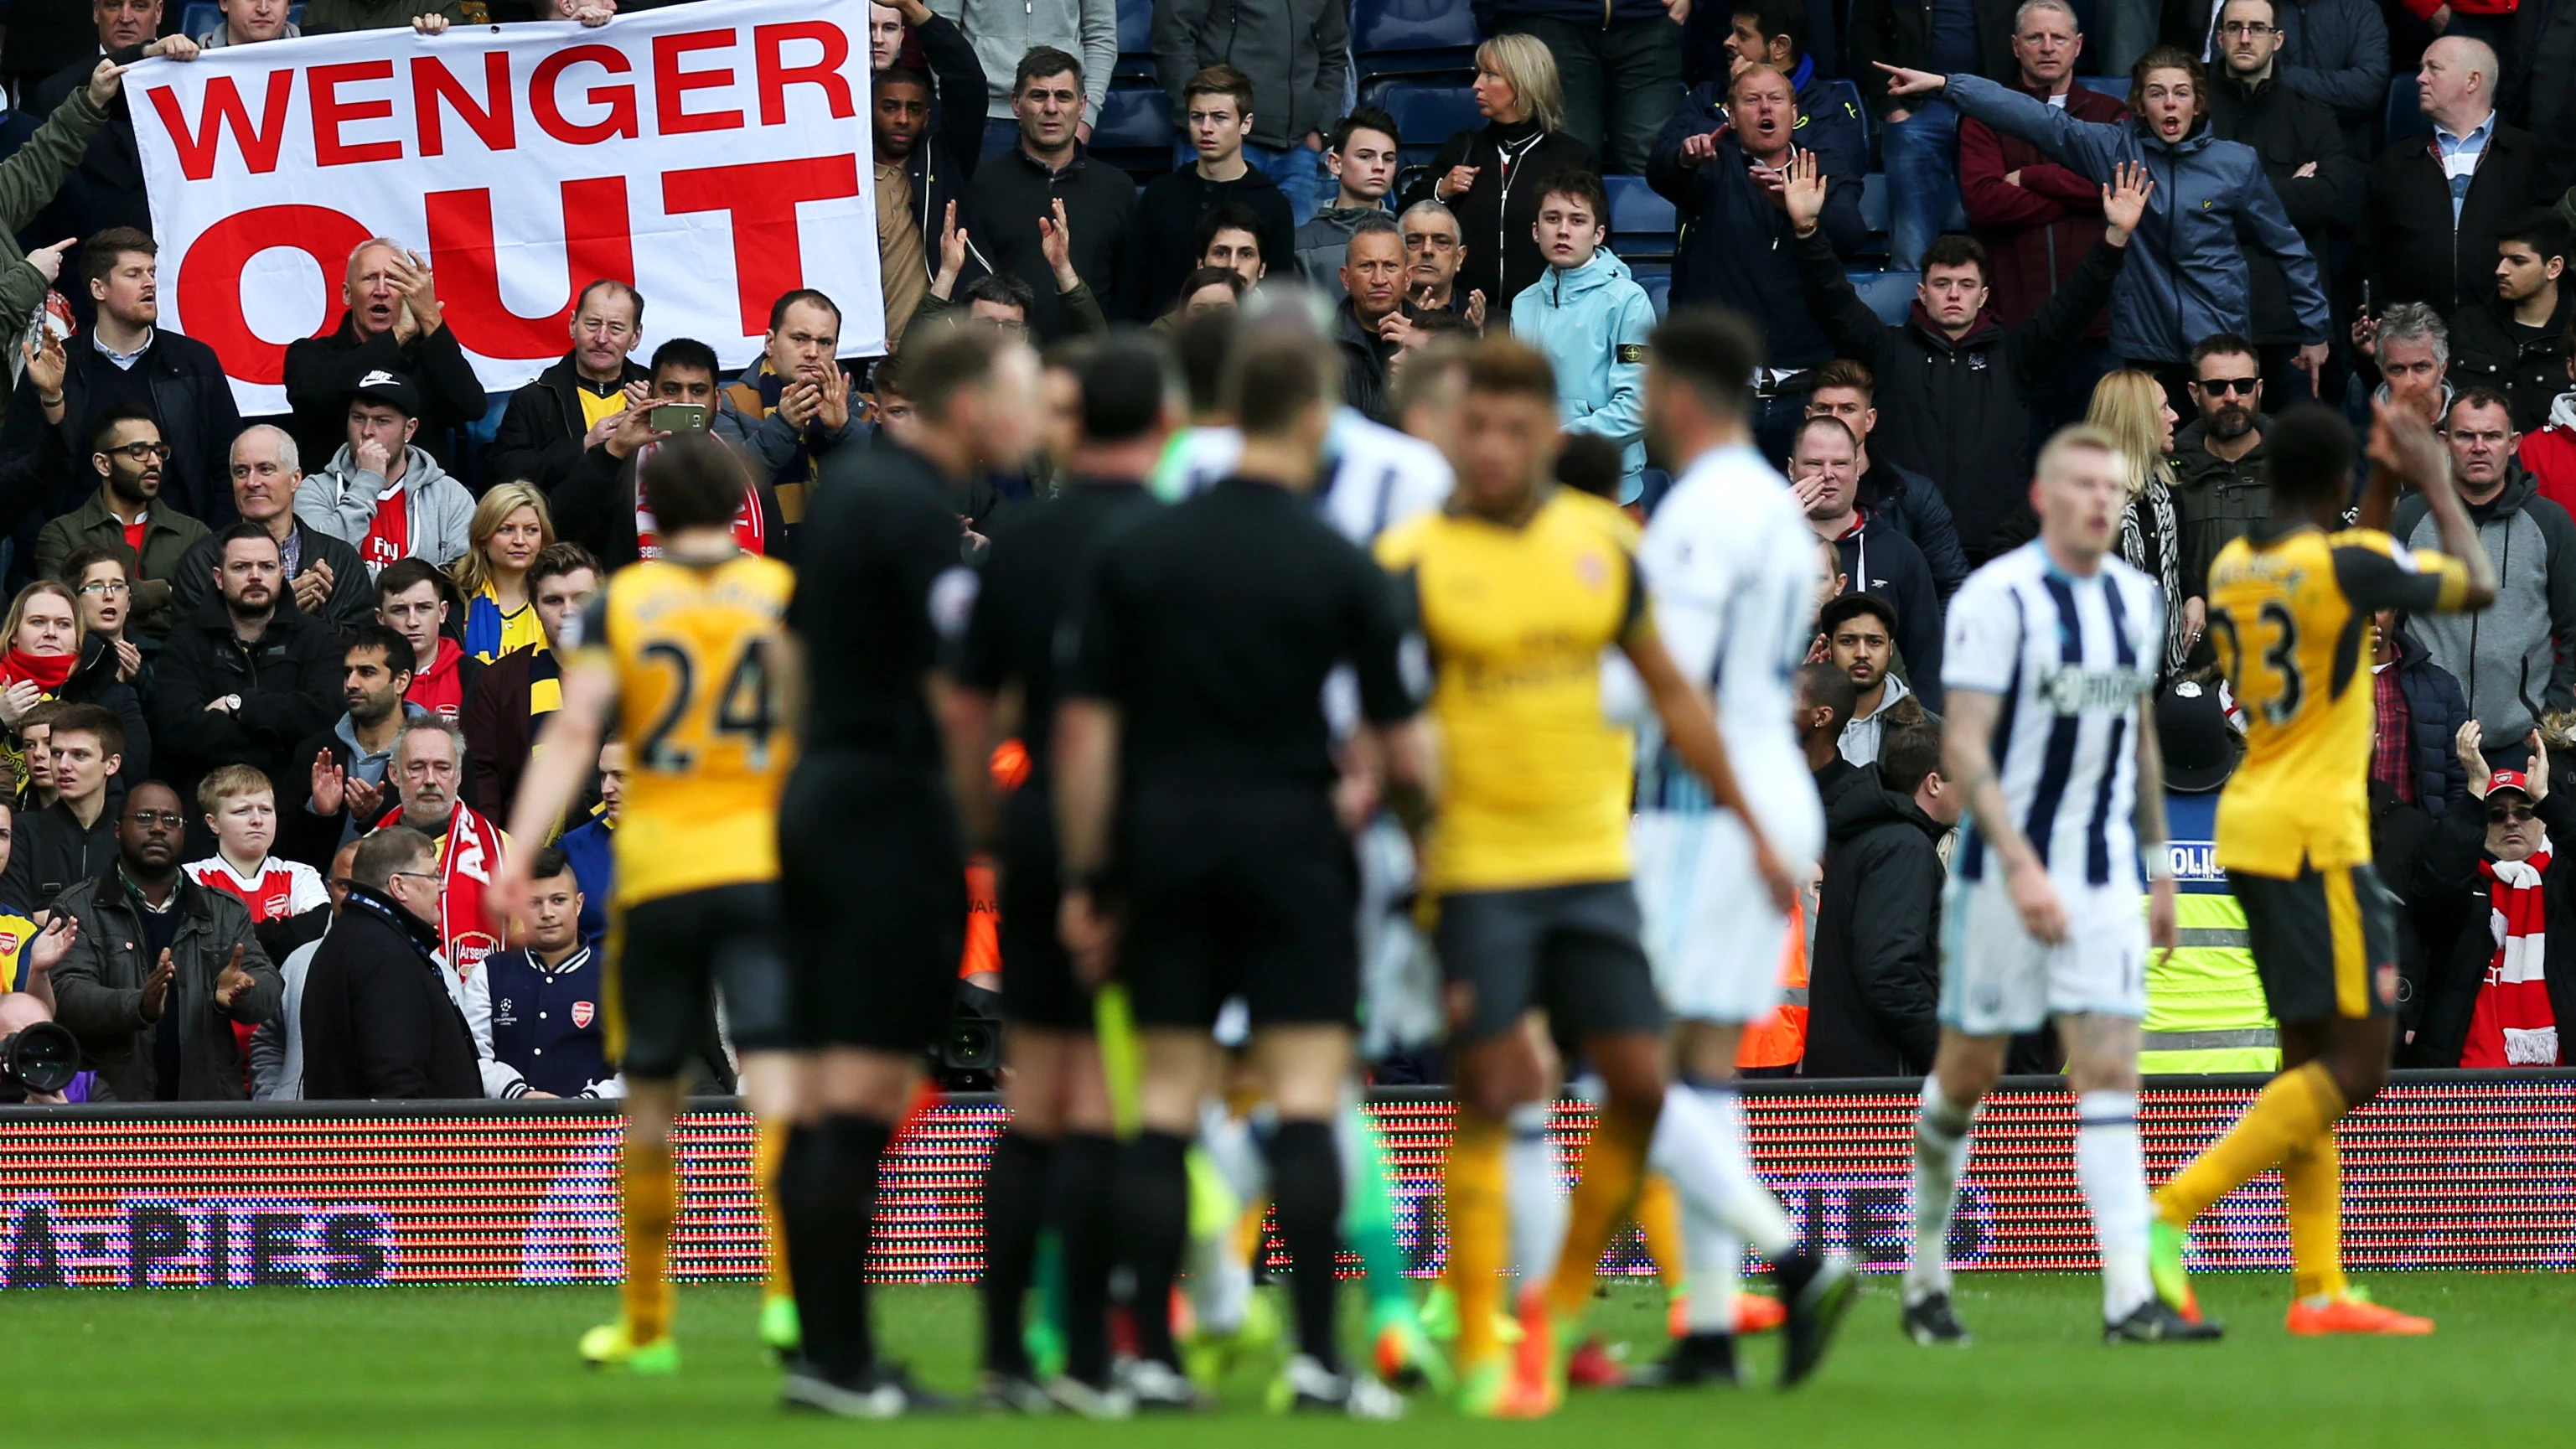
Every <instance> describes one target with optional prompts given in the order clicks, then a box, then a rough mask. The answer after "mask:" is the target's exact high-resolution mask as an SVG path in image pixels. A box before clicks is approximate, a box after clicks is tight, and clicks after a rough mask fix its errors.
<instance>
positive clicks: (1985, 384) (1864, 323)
mask: <svg viewBox="0 0 2576 1449" xmlns="http://www.w3.org/2000/svg"><path fill="white" fill-rule="evenodd" d="M1798 249H1799V251H1798V254H1799V258H1800V260H1801V261H1802V262H1803V263H1804V264H1805V266H1806V269H1807V292H1808V295H1809V296H1810V297H1811V298H1812V299H1813V300H1814V306H1815V308H1816V315H1817V316H1818V317H1820V318H1821V319H1823V321H1824V324H1825V335H1826V336H1827V337H1828V338H1830V339H1831V340H1832V342H1833V344H1834V351H1835V353H1836V355H1838V356H1842V357H1853V358H1858V359H1860V360H1861V361H1863V362H1866V363H1868V364H1869V367H1870V371H1872V372H1874V373H1876V374H1877V375H1878V394H1877V397H1876V401H1877V403H1878V428H1877V431H1875V432H1873V433H1871V434H1870V435H1869V451H1870V457H1871V458H1872V459H1873V460H1876V459H1881V458H1883V459H1885V460H1886V461H1888V462H1890V463H1894V464H1896V465H1898V466H1899V467H1904V468H1911V469H1913V470H1914V471H1915V472H1917V473H1921V474H1924V475H1925V476H1927V477H1929V478H1930V479H1931V480H1932V481H1933V482H1934V483H1936V484H1939V485H1940V488H1941V496H1942V497H1943V498H1945V499H1947V500H1948V501H1949V504H1950V517H1951V519H1952V521H1953V522H1954V523H1956V525H1957V527H1958V534H1959V546H1960V547H1961V548H1962V549H1964V550H1965V551H1966V552H1967V555H1968V561H1969V562H1971V563H1977V562H1982V561H1983V560H1984V559H1985V557H1986V554H1987V551H1988V550H1987V541H1988V540H1989V539H1990V538H1991V537H1993V535H1994V531H1995V527H1996V525H1998V524H2000V523H2002V522H2003V521H2004V519H2005V518H2006V517H2007V516H2008V515H2010V514H2011V512H2012V511H2013V509H2014V508H2015V507H2017V506H2019V505H2020V504H2021V502H2022V500H2023V497H2024V495H2025V494H2027V493H2028V491H2029V484H2030V434H2031V424H2030V405H2029V403H2028V402H2027V401H2026V400H2025V399H2026V398H2027V397H2028V395H2029V394H2031V393H2033V392H2036V391H2038V390H2040V389H2042V388H2044V387H2049V386H2053V385H2054V381H2055V378H2056V374H2057V370H2058V368H2059V367H2060V366H2061V365H2063V364H2064V362H2065V361H2066V359H2067V358H2068V356H2070V355H2071V354H2072V353H2073V351H2074V349H2075V348H2076V346H2077V345H2079V344H2080V343H2081V342H2082V341H2083V340H2084V329H2085V328H2086V327H2087V326H2088V325H2090V324H2091V322H2092V320H2093V316H2094V314H2095V313H2097V312H2099V311H2101V310H2102V306H2103V304H2104V303H2106V302H2108V301H2109V300H2110V298H2111V284H2112V282H2113V281H2114V280H2116V279H2117V278H2118V276H2119V274H2120V264H2121V260H2122V258H2123V256H2124V255H2125V253H2124V252H2123V251H2122V250H2121V249H2120V248H2118V247H2115V246H2112V245H2111V244H2110V243H2109V242H2103V243H2101V244H2099V245H2097V246H2095V247H2094V248H2093V250H2092V251H2091V252H2089V253H2087V254H2086V255H2085V258H2084V262H2083V265H2081V266H2079V267H2077V268H2076V269H2075V275H2074V276H2073V277H2072V278H2071V279H2069V280H2068V282H2067V284H2066V285H2065V286H2063V287H2060V288H2059V289H2058V290H2057V293H2056V294H2055V295H2054V296H2052V297H2050V298H2049V299H2048V301H2047V302H2046V303H2045V304H2043V305H2042V306H2041V307H2040V309H2039V311H2038V312H2037V313H2036V314H2035V315H2033V316H2032V318H2031V319H2030V320H2029V321H2027V322H2024V323H2023V324H2021V325H2020V326H2018V327H2014V328H2011V329H2009V330H2007V329H2006V328H2004V327H2003V326H2001V325H1999V324H1998V323H1996V321H1995V320H1994V316H1993V314H1992V313H1988V314H1987V315H1985V316H1983V317H1980V318H1978V319H1977V322H1976V325H1975V326H1973V327H1971V328H1970V329H1969V331H1968V335H1966V336H1965V337H1962V338H1960V339H1959V340H1958V341H1956V342H1953V341H1951V340H1950V338H1949V337H1948V336H1947V335H1946V334H1944V333H1943V332H1942V331H1941V329H1939V328H1938V327H1935V326H1933V325H1932V319H1931V318H1930V317H1929V316H1928V315H1926V314H1925V313H1924V311H1923V308H1922V306H1921V304H1919V303H1918V304H1916V306H1915V308H1914V311H1913V314H1912V315H1911V316H1909V317H1907V318H1906V320H1905V321H1904V322H1903V323H1901V324H1899V325H1897V326H1893V327H1891V326H1889V325H1888V324H1886V323H1884V322H1881V321H1880V320H1878V314H1877V313H1876V312H1873V311H1871V310H1870V309H1869V305H1868V304H1867V303H1865V302H1863V301H1861V299H1860V295H1859V294H1858V293H1857V292H1854V291H1853V290H1852V284H1851V278H1849V277H1847V276H1845V275H1844V274H1843V264H1842V260H1841V259H1840V258H1839V257H1836V256H1835V255H1834V249H1833V246H1832V245H1831V244H1830V243H1829V242H1827V241H1826V240H1825V236H1824V232H1823V231H1822V229H1819V230H1818V231H1817V233H1816V234H1815V235H1814V236H1811V237H1808V238H1806V239H1805V240H1803V241H1801V242H1799V243H1798Z"/></svg>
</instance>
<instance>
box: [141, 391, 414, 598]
mask: <svg viewBox="0 0 2576 1449" xmlns="http://www.w3.org/2000/svg"><path fill="white" fill-rule="evenodd" d="M231 463H232V467H231V472H232V488H233V510H234V511H235V512H237V513H239V514H240V515H241V518H242V522H244V523H256V524H258V525H260V526H261V527H263V528H265V529H267V530H268V536H269V537H271V538H273V539H276V540H277V552H278V556H279V558H280V559H281V560H282V567H283V568H284V570H285V573H286V577H287V580H288V582H289V584H290V585H291V586H292V588H293V589H294V592H295V607H296V608H298V609H301V610H303V611H304V612H305V613H307V614H312V615H314V616H316V617H318V618H321V619H323V620H326V621H328V622H329V623H330V624H331V625H332V627H334V628H337V629H340V630H342V631H344V632H345V631H347V630H349V629H352V628H355V627H356V626H357V625H359V624H361V623H365V622H369V621H372V620H373V619H374V618H375V616H376V591H375V589H374V587H373V586H372V585H370V584H369V583H368V581H367V566H366V564H365V563H364V562H362V561H361V560H360V559H359V558H358V551H357V550H356V549H355V548H352V547H350V546H349V545H348V544H346V543H343V542H341V541H340V540H339V539H336V538H333V537H332V536H331V535H329V534H327V533H324V532H322V531H321V530H319V529H317V528H315V527H313V526H312V525H311V524H308V523H306V522H304V521H303V520H302V519H300V518H297V517H296V516H295V490H296V489H297V488H300V487H302V486H303V484H304V461H303V458H302V456H301V455H300V454H298V453H297V452H296V450H295V439H294V437H293V436H292V435H290V434H289V433H288V432H287V431H286V430H285V429H284V428H279V427H272V426H270V425H269V424H267V423H256V424H253V425H252V426H250V427H247V428H244V429H242V432H241V436H240V437H237V438H235V439H233V446H232V459H231ZM214 581H215V539H214V536H213V535H211V534H209V535H208V536H206V537H205V538H202V539H199V540H198V541H197V544H196V546H195V547H194V548H191V549H189V550H188V552H187V554H186V555H185V556H184V557H182V558H181V559H180V560H179V568H178V572H177V574H176V576H174V577H173V578H172V579H171V581H170V609H171V617H173V618H177V619H187V618H192V617H194V616H195V615H196V613H197V610H198V609H199V608H200V607H202V606H203V605H204V604H205V602H206V596H207V595H209V594H211V593H213V592H214V588H215V582H214Z"/></svg>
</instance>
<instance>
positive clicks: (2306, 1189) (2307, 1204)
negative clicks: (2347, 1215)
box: [2281, 1127, 2344, 1298]
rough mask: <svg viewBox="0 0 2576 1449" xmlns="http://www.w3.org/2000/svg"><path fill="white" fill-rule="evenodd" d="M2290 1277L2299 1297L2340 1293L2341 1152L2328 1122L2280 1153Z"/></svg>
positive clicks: (2341, 1279) (2340, 1294)
mask: <svg viewBox="0 0 2576 1449" xmlns="http://www.w3.org/2000/svg"><path fill="white" fill-rule="evenodd" d="M2281 1206H2282V1207H2283V1208H2284V1209H2286V1210H2287V1211H2288V1213H2289V1217H2290V1268H2291V1281H2292V1284H2293V1287H2294V1288H2295V1290H2296V1292H2297V1294H2298V1296H2299V1297H2301V1298H2340V1297H2342V1296H2343V1291H2344V1281H2343V1154H2342V1153H2341V1152H2340V1151H2339V1150H2338V1149H2337V1148H2336V1146H2335V1136H2334V1129H2333V1128H2331V1127H2329V1128H2327V1129H2326V1130H2325V1131H2323V1132H2320V1133H2318V1134H2317V1135H2316V1137H2315V1138H2314V1139H2313V1140H2311V1141H2307V1142H2303V1143H2300V1144H2299V1145H2298V1146H2296V1147H2293V1148H2291V1149H2290V1150H2289V1151H2288V1152H2285V1153H2283V1154H2282V1155H2281Z"/></svg>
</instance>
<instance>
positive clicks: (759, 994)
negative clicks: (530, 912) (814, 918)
mask: <svg viewBox="0 0 2576 1449" xmlns="http://www.w3.org/2000/svg"><path fill="white" fill-rule="evenodd" d="M778 919H779V908H778V886H777V883H776V882H774V881H760V882H757V883H747V884H743V885H725V886H709V887H707V888H706V889H703V890H694V891H681V892H679V893H678V894H676V895H667V896H656V897H654V898H653V899H651V900H644V901H637V902H635V903H634V904H633V905H630V906H623V907H617V908H614V909H612V910H611V911H610V912H609V916H608V969H609V972H610V976H611V979H612V983H613V984H612V985H611V986H610V988H609V992H608V1002H609V1012H608V1055H609V1059H610V1060H611V1061H614V1062H616V1063H617V1064H618V1067H619V1070H621V1071H623V1072H625V1073H626V1075H628V1076H630V1077H640V1078H645V1079H648V1080H649V1079H657V1078H665V1077H676V1076H679V1075H680V1074H681V1072H682V1071H684V1070H685V1069H686V1068H687V1067H688V1064H689V1063H691V1062H693V1061H696V1060H699V1059H700V1058H701V1057H702V1056H703V1055H704V1054H705V1053H706V1051H707V1049H708V1048H709V1047H711V1046H713V1045H714V1044H715V1041H716V1021H715V1000H716V994H717V993H719V992H721V993H723V996H724V1020H725V1030H726V1033H727V1034H728V1035H730V1036H731V1037H732V1038H733V1045H734V1050H736V1051H739V1052H761V1051H782V1050H785V1049H786V1048H787V1047H788V1046H789V1045H790V1044H791V1042H790V1036H789V1032H788V1021H789V1010H788V983H787V966H786V962H785V960H784V959H783V958H782V957H781V955H780V953H779V949H778Z"/></svg>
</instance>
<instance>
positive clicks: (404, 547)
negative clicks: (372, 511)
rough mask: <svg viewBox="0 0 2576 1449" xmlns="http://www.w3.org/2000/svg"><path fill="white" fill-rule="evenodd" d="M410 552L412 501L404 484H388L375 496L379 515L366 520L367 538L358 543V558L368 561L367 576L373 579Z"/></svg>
mask: <svg viewBox="0 0 2576 1449" xmlns="http://www.w3.org/2000/svg"><path fill="white" fill-rule="evenodd" d="M410 552H411V500H410V499H408V498H406V497H404V496H403V485H401V484H400V483H392V484H388V485H386V487H385V491H384V492H382V493H379V494H377V495H376V516H375V517H373V518H370V519H368V520H367V536H366V537H365V538H362V539H360V540H358V556H359V557H360V558H362V559H364V560H365V561H366V565H367V576H368V577H370V578H373V577H374V576H375V575H377V574H380V573H383V572H384V570H385V565H387V564H390V563H399V562H401V561H402V560H403V558H404V557H405V556H407V555H408V554H410Z"/></svg>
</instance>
